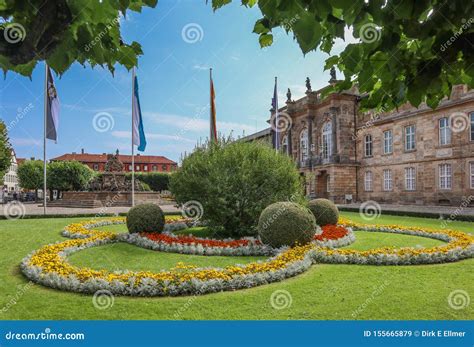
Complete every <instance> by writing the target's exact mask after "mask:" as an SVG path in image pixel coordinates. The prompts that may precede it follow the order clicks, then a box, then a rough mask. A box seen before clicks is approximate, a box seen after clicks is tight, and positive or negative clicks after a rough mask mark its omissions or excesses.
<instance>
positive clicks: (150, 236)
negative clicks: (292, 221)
mask: <svg viewBox="0 0 474 347" xmlns="http://www.w3.org/2000/svg"><path fill="white" fill-rule="evenodd" d="M120 241H124V242H128V243H131V244H133V245H136V246H138V247H143V248H147V249H152V250H155V251H161V252H172V253H183V254H196V255H221V256H222V255H226V256H241V255H248V256H250V255H251V256H261V255H265V256H268V255H274V254H276V253H277V250H274V249H272V248H271V247H268V246H265V245H262V244H261V243H260V242H259V241H258V240H256V239H254V238H250V237H249V238H245V239H239V240H233V239H227V240H215V239H205V238H199V237H195V236H192V235H189V236H185V235H174V234H172V233H162V234H158V233H143V234H123V235H120Z"/></svg>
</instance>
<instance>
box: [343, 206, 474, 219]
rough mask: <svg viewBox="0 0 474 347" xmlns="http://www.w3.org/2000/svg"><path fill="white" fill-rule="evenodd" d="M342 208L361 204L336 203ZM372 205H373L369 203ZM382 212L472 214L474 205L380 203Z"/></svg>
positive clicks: (445, 214)
mask: <svg viewBox="0 0 474 347" xmlns="http://www.w3.org/2000/svg"><path fill="white" fill-rule="evenodd" d="M338 206H340V207H341V208H342V209H343V208H344V207H348V208H354V209H360V206H361V204H345V205H338ZM371 206H374V205H371ZM379 206H380V208H381V211H382V213H383V212H384V211H387V212H388V211H396V212H409V213H433V214H439V215H444V216H449V215H451V214H454V215H456V216H473V217H474V207H463V206H427V205H423V206H420V205H396V204H380V205H379Z"/></svg>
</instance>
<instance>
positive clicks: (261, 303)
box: [0, 213, 474, 320]
mask: <svg viewBox="0 0 474 347" xmlns="http://www.w3.org/2000/svg"><path fill="white" fill-rule="evenodd" d="M342 215H343V216H344V217H348V218H351V219H353V220H357V221H362V222H363V220H362V219H361V218H360V216H359V215H358V214H356V213H343V214H342ZM83 219H84V218H79V219H72V218H69V219H42V220H23V221H21V220H19V221H0V244H1V245H2V252H1V253H0V293H1V296H0V319H176V318H179V319H401V320H404V319H474V308H473V307H474V305H473V304H472V301H473V296H474V259H469V260H464V261H461V262H457V263H449V264H439V265H420V266H358V265H332V264H317V265H313V266H312V267H311V269H310V270H309V271H307V272H305V273H304V274H301V275H299V276H297V277H294V278H291V279H288V280H285V281H283V282H280V283H274V284H270V285H266V286H260V287H257V288H252V289H248V290H239V291H235V292H223V293H217V294H210V295H205V296H200V297H177V298H130V297H116V298H115V303H114V305H113V306H112V307H111V308H109V309H106V310H98V309H96V308H95V307H94V305H93V303H92V296H90V295H82V294H74V293H69V292H61V291H57V290H52V289H48V288H45V287H43V286H39V285H34V286H33V287H31V288H29V289H27V290H26V291H25V292H24V293H23V294H22V288H23V287H24V286H25V285H26V284H27V283H28V281H27V280H26V279H25V278H24V277H23V276H22V274H21V273H20V271H19V263H20V261H21V259H22V258H23V257H24V256H26V255H27V254H28V253H30V252H31V251H33V250H36V249H38V248H40V247H41V246H43V245H45V244H48V243H52V242H56V241H61V240H65V238H63V237H61V236H60V234H59V232H60V231H61V230H62V228H63V227H64V226H65V225H67V224H69V223H71V222H73V221H77V220H83ZM376 222H378V223H384V224H391V223H396V224H404V225H410V226H413V225H415V224H416V225H418V226H421V227H423V226H429V227H435V228H439V227H440V221H438V220H432V219H421V218H411V217H389V216H387V217H380V218H379V219H378V220H377V221H376ZM449 227H450V228H452V229H457V230H462V231H467V232H473V229H474V223H468V222H453V223H450V224H449ZM107 228H108V229H110V230H117V231H118V230H122V231H123V230H124V229H123V227H122V226H111V227H107ZM356 236H357V238H358V240H357V241H356V243H354V244H353V245H351V246H349V247H348V248H357V249H369V248H375V247H380V246H396V247H400V246H417V245H419V246H423V247H427V246H432V245H435V244H438V243H439V241H436V240H432V239H426V238H420V237H411V236H405V235H393V234H387V233H368V232H357V234H356ZM200 258H203V259H200ZM222 258H226V259H222ZM242 258H243V257H233V258H230V257H199V256H188V255H179V254H168V253H159V252H153V251H149V250H143V249H139V248H135V247H133V246H131V245H126V244H116V245H110V246H102V247H97V248H93V249H88V250H84V251H81V252H78V253H76V254H74V255H72V256H71V257H70V259H71V262H73V263H75V264H80V265H89V266H93V267H94V268H100V267H104V268H108V269H111V270H112V269H117V268H119V267H122V266H123V268H122V269H125V268H128V269H131V270H138V269H152V270H158V269H162V268H169V267H172V266H173V265H174V264H175V262H177V261H184V262H193V263H195V264H197V265H203V266H204V265H214V266H224V265H226V264H233V263H243V262H244V259H242ZM198 262H201V263H199V264H198ZM227 262H228V263H227ZM456 289H461V290H465V291H466V292H468V293H469V294H470V296H471V305H470V306H468V307H466V308H464V309H461V310H454V309H452V308H451V307H450V306H449V305H448V301H447V298H448V295H449V294H450V293H451V292H452V291H453V290H456ZM275 290H286V291H288V292H289V293H290V294H291V297H292V304H291V306H290V307H288V308H285V309H282V310H276V309H274V308H273V307H272V306H271V304H270V296H271V294H272V293H273V292H274V291H275ZM374 293H375V294H374ZM14 301H16V304H13V305H12V303H13V302H14ZM7 305H8V306H9V308H8V309H7ZM362 305H364V306H365V308H364V309H362V310H358V308H360V307H362ZM10 306H11V307H10ZM2 308H5V309H3V310H2ZM177 313H179V316H176V314H177Z"/></svg>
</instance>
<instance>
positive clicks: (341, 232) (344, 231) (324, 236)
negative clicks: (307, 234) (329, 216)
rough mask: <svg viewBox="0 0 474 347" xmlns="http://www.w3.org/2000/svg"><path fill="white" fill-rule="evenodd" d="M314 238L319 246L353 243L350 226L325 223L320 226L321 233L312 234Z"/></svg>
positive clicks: (353, 235) (337, 246) (353, 237)
mask: <svg viewBox="0 0 474 347" xmlns="http://www.w3.org/2000/svg"><path fill="white" fill-rule="evenodd" d="M314 240H315V242H316V244H317V245H318V246H321V247H328V248H339V247H344V246H348V245H350V244H351V243H354V241H355V234H354V232H353V231H352V228H350V227H345V226H343V225H325V226H323V227H322V233H321V234H319V235H315V236H314Z"/></svg>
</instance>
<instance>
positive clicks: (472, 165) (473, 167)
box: [469, 162, 474, 189]
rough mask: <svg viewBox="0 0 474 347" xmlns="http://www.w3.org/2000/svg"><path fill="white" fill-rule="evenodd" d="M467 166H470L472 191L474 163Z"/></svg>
mask: <svg viewBox="0 0 474 347" xmlns="http://www.w3.org/2000/svg"><path fill="white" fill-rule="evenodd" d="M469 166H470V169H471V172H470V174H471V180H470V181H471V189H474V162H473V163H469Z"/></svg>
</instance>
